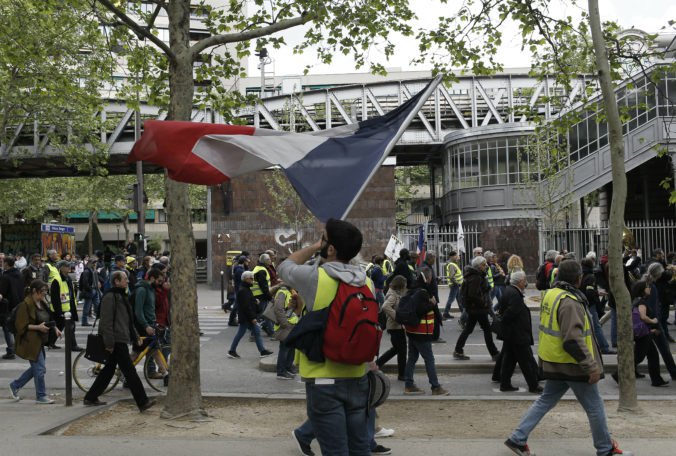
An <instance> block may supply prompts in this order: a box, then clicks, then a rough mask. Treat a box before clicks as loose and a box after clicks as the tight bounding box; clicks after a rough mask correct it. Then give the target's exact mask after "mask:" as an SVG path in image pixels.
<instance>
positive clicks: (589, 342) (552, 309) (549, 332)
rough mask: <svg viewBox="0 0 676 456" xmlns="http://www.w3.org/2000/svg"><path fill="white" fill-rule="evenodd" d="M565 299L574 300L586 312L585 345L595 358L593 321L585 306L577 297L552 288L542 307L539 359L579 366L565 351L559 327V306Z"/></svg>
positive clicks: (546, 295)
mask: <svg viewBox="0 0 676 456" xmlns="http://www.w3.org/2000/svg"><path fill="white" fill-rule="evenodd" d="M565 297H568V298H571V299H573V300H574V301H575V302H577V303H578V304H579V305H580V306H582V308H583V310H584V329H583V333H582V334H583V335H584V343H585V345H586V346H587V349H588V350H589V353H591V355H592V357H593V356H594V339H593V337H592V328H591V320H590V318H589V315H588V314H587V310H586V309H585V308H584V304H583V303H581V302H580V301H578V300H577V298H576V297H575V295H573V294H571V293H569V292H567V291H565V290H562V289H561V288H552V289H550V290H547V294H545V298H544V299H543V300H542V304H541V305H540V335H539V345H538V357H539V358H540V359H542V360H543V361H547V362H550V363H558V364H578V362H577V361H576V360H575V359H574V358H573V357H572V356H570V355H569V354H568V352H567V351H565V350H564V349H563V339H562V338H561V327H560V326H559V316H558V313H559V305H560V304H561V300H562V299H563V298H565Z"/></svg>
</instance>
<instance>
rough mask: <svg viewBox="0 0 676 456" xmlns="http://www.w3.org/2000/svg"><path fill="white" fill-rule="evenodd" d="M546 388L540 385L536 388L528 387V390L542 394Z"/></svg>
mask: <svg viewBox="0 0 676 456" xmlns="http://www.w3.org/2000/svg"><path fill="white" fill-rule="evenodd" d="M544 390H545V389H544V388H543V387H541V386H539V385H538V386H536V387H535V388H528V392H529V393H533V394H542V392H543V391H544Z"/></svg>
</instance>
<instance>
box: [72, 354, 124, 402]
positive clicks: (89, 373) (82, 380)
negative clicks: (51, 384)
mask: <svg viewBox="0 0 676 456" xmlns="http://www.w3.org/2000/svg"><path fill="white" fill-rule="evenodd" d="M84 354H85V352H84V351H81V352H80V353H78V355H77V357H76V358H75V361H73V380H75V384H76V385H77V386H78V388H80V389H81V390H82V391H84V392H85V393H86V392H87V391H89V388H91V387H92V385H93V384H94V380H96V378H97V376H98V375H99V372H101V369H103V364H101V363H95V362H94V361H90V360H88V359H87V358H85V357H84ZM119 381H120V369H115V375H113V378H112V379H111V380H110V383H109V384H108V386H107V387H106V389H105V390H104V391H103V393H104V394H105V393H107V392H109V391H110V390H112V389H113V388H115V386H116V385H117V382H119Z"/></svg>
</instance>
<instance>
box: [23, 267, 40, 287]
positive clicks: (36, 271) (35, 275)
mask: <svg viewBox="0 0 676 456" xmlns="http://www.w3.org/2000/svg"><path fill="white" fill-rule="evenodd" d="M42 274H43V272H42V268H36V267H35V266H33V265H32V264H29V265H28V266H26V267H25V268H24V269H23V271H21V277H22V278H23V288H24V290H25V289H26V288H28V287H30V286H31V282H33V280H35V279H42Z"/></svg>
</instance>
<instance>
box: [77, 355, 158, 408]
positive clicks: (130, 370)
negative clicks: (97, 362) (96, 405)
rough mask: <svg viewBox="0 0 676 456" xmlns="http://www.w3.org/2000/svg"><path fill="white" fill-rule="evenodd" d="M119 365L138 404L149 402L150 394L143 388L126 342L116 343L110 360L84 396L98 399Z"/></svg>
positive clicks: (88, 398) (89, 399)
mask: <svg viewBox="0 0 676 456" xmlns="http://www.w3.org/2000/svg"><path fill="white" fill-rule="evenodd" d="M118 365H119V366H120V370H121V371H122V375H124V379H125V380H126V381H127V385H129V389H130V390H131V394H132V395H133V396H134V400H135V401H136V405H138V406H139V407H141V406H142V405H144V404H146V403H147V402H148V396H147V395H146V392H145V390H144V389H143V384H142V383H141V379H140V378H139V377H138V374H137V373H136V368H135V367H134V365H133V364H132V362H131V358H130V357H129V348H128V347H127V345H126V344H118V343H116V344H115V348H114V349H113V353H111V354H110V357H109V358H108V362H107V363H106V365H105V366H103V369H101V372H99V375H98V376H97V377H96V380H95V381H94V384H93V385H92V387H91V388H89V391H88V392H87V394H85V397H84V398H85V399H86V400H88V401H96V400H97V399H98V398H99V396H100V395H101V394H103V391H105V389H106V387H107V386H108V385H109V384H110V380H112V378H113V375H115V368H116V367H117V366H118Z"/></svg>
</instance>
